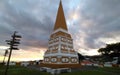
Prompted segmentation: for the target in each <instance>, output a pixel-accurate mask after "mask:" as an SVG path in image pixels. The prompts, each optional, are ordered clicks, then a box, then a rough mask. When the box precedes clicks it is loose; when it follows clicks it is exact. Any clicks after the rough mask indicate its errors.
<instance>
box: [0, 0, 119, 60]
mask: <svg viewBox="0 0 120 75" xmlns="http://www.w3.org/2000/svg"><path fill="white" fill-rule="evenodd" d="M59 2H60V0H0V61H2V60H3V55H4V52H5V49H7V48H8V47H9V46H8V45H7V44H6V42H5V40H9V39H11V35H12V34H13V32H14V31H18V32H19V33H18V34H19V35H21V36H22V39H21V44H20V46H19V49H20V50H16V51H13V53H12V58H11V60H12V61H28V60H39V59H43V55H44V52H45V51H46V50H47V45H48V39H49V36H50V34H51V32H52V31H53V27H54V23H55V19H56V15H57V10H58V6H59ZM62 4H63V9H64V13H65V18H66V22H67V26H68V30H69V33H70V34H71V35H72V37H73V41H74V49H75V50H76V51H78V52H79V53H81V54H82V55H97V54H99V53H98V52H97V50H98V49H99V48H101V47H104V46H105V44H110V43H116V42H120V0H62Z"/></svg>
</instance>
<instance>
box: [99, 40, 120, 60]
mask: <svg viewBox="0 0 120 75" xmlns="http://www.w3.org/2000/svg"><path fill="white" fill-rule="evenodd" d="M98 52H99V53H101V54H102V55H103V56H104V58H105V59H106V60H111V58H113V57H119V58H120V42H118V43H112V44H106V47H104V48H100V49H99V50H98Z"/></svg>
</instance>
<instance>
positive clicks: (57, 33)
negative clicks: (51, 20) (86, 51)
mask: <svg viewBox="0 0 120 75" xmlns="http://www.w3.org/2000/svg"><path fill="white" fill-rule="evenodd" d="M78 63H79V62H78V55H77V52H76V51H75V50H74V47H73V39H72V37H71V35H70V34H69V32H68V28H67V24H66V20H65V16H64V11H63V7H62V2H61V1H60V4H59V8H58V12H57V17H56V22H55V25H54V30H53V32H52V33H51V35H50V39H49V42H48V49H47V51H46V52H45V54H44V64H55V65H69V64H72V65H74V64H78ZM58 67H60V66H58Z"/></svg>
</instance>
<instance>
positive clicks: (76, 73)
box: [0, 66, 120, 75]
mask: <svg viewBox="0 0 120 75" xmlns="http://www.w3.org/2000/svg"><path fill="white" fill-rule="evenodd" d="M37 68H38V66H37ZM4 70H5V66H0V75H4ZM8 75H50V74H49V73H46V72H40V71H39V69H35V68H32V67H27V68H26V67H21V66H10V68H9V70H8ZM60 75H120V68H118V67H104V68H99V67H87V66H86V67H85V66H84V67H81V68H78V69H72V72H71V73H62V74H60Z"/></svg>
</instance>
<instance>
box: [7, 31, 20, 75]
mask: <svg viewBox="0 0 120 75" xmlns="http://www.w3.org/2000/svg"><path fill="white" fill-rule="evenodd" d="M16 33H17V32H16V31H15V32H14V34H13V35H12V36H11V37H12V39H11V40H6V42H7V44H8V45H10V48H9V49H10V53H9V57H8V61H7V66H6V69H5V75H7V72H8V68H9V62H10V58H11V54H12V50H19V49H18V48H17V47H16V46H18V44H20V38H22V37H21V36H20V35H16Z"/></svg>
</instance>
